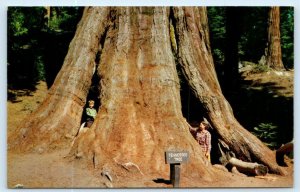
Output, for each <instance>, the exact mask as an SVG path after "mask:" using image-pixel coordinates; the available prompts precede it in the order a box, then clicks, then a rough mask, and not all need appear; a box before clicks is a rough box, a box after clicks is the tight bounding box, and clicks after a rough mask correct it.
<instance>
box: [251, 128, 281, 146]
mask: <svg viewBox="0 0 300 192" xmlns="http://www.w3.org/2000/svg"><path fill="white" fill-rule="evenodd" d="M277 129H278V127H277V126H276V125H273V123H260V124H259V125H258V126H257V127H254V131H253V132H252V133H253V134H254V135H256V136H257V137H258V138H259V139H261V140H262V141H263V142H264V143H265V144H266V145H267V146H268V147H270V148H272V149H275V148H277V147H278V145H279V144H278V142H277V139H278V136H279V135H278V131H277Z"/></svg>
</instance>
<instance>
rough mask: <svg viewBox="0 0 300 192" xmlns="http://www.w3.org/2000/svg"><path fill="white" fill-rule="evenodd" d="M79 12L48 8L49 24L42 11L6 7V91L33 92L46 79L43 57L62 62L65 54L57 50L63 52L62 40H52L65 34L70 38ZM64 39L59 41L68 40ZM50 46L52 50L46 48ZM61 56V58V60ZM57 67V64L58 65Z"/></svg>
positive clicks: (63, 8) (62, 8)
mask: <svg viewBox="0 0 300 192" xmlns="http://www.w3.org/2000/svg"><path fill="white" fill-rule="evenodd" d="M81 10H82V8H79V7H51V15H50V20H48V19H47V17H46V13H47V10H46V8H45V7H8V10H7V28H8V35H7V37H8V44H7V53H8V55H7V59H8V61H7V72H8V74H7V76H8V87H9V88H13V89H23V88H26V89H34V87H35V84H36V83H37V82H38V81H40V80H45V79H46V71H45V68H46V67H45V63H46V61H45V59H46V57H47V56H46V55H47V54H48V55H49V54H52V53H55V56H54V57H55V58H64V56H65V52H62V51H61V50H65V49H64V48H65V44H63V43H62V42H63V41H62V40H60V42H59V43H57V41H55V40H58V39H59V38H62V36H63V35H64V34H66V33H68V34H71V33H72V32H74V31H75V29H76V25H77V22H78V20H79V18H80V17H81V13H82V12H81ZM66 36H67V35H65V36H64V39H63V40H65V39H68V38H66ZM65 41H66V40H65ZM53 42H54V43H55V50H53V46H50V44H51V43H52V44H53ZM68 43H69V42H68ZM62 44H63V45H62ZM62 47H63V48H62ZM50 49H52V50H50ZM63 54H64V56H63V57H61V55H63ZM47 60H49V57H48V59H47ZM57 63H59V64H60V63H62V61H59V62H57ZM57 63H51V65H57ZM48 68H50V69H51V68H55V67H54V66H50V67H48ZM54 76H56V74H54ZM47 77H49V73H48V74H47Z"/></svg>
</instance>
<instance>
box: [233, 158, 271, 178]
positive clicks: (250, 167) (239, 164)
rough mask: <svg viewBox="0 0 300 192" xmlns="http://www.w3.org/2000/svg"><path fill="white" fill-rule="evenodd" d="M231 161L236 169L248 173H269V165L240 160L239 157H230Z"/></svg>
mask: <svg viewBox="0 0 300 192" xmlns="http://www.w3.org/2000/svg"><path fill="white" fill-rule="evenodd" d="M229 163H230V164H231V165H232V166H235V167H236V169H237V170H238V171H239V172H241V173H244V174H247V175H266V174H267V173H268V171H269V170H268V167H267V166H264V165H262V164H258V163H251V162H245V161H242V160H239V159H237V158H234V157H232V158H230V159H229Z"/></svg>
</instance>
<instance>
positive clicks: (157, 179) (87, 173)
mask: <svg viewBox="0 0 300 192" xmlns="http://www.w3.org/2000/svg"><path fill="white" fill-rule="evenodd" d="M246 78H247V79H248V80H252V82H253V84H252V85H251V86H252V87H254V88H255V86H256V85H258V84H261V83H264V82H268V83H270V82H272V83H271V84H272V88H274V87H277V88H276V89H272V90H271V89H270V91H277V92H278V94H284V95H289V96H292V95H293V72H286V74H284V75H282V74H275V73H269V74H249V75H247V77H246ZM46 93H47V88H46V84H45V83H44V82H40V84H39V85H38V86H37V90H36V91H35V92H33V93H30V95H24V96H18V97H17V98H16V100H15V101H14V102H11V101H8V103H7V108H8V114H7V116H8V130H7V132H8V133H10V132H11V131H12V130H14V129H15V128H16V127H17V126H18V125H19V124H20V123H21V122H22V120H23V119H24V118H25V117H26V116H27V115H30V113H31V112H32V111H34V110H35V109H36V108H37V107H38V105H39V104H40V103H41V102H42V100H43V99H44V98H45V96H46ZM67 153H68V151H67V150H60V151H55V152H51V153H43V154H37V153H32V154H15V153H13V152H11V151H8V154H7V155H8V156H7V171H8V172H7V177H8V178H7V181H8V183H7V186H8V188H15V187H19V188H111V187H113V188H131V187H133V188H171V187H172V185H171V184H170V183H168V182H166V181H167V180H168V179H169V175H137V176H136V177H127V178H126V177H122V173H114V175H113V176H112V181H109V179H108V177H105V176H101V174H100V173H97V172H95V171H93V169H92V168H90V169H86V168H84V167H83V166H82V165H81V162H79V161H76V160H75V161H68V160H67V159H65V158H64V156H65V155H66V154H67ZM287 164H288V167H286V168H285V169H286V171H287V172H288V173H289V174H288V175H287V176H279V175H274V174H267V175H266V176H264V177H247V176H240V175H236V174H233V173H228V174H226V178H220V180H218V181H217V182H210V181H202V180H201V178H190V177H188V176H186V175H182V176H181V183H180V186H181V187H193V188H194V187H205V188H209V187H284V188H286V187H293V183H294V180H293V175H294V165H293V161H290V160H289V161H288V162H287ZM219 171H221V170H219Z"/></svg>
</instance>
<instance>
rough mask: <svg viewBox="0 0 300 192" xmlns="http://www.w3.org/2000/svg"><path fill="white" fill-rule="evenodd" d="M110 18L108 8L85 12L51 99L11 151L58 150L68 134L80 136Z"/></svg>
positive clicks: (25, 125)
mask: <svg viewBox="0 0 300 192" xmlns="http://www.w3.org/2000/svg"><path fill="white" fill-rule="evenodd" d="M107 14H108V10H107V8H93V9H86V10H85V12H84V14H83V18H82V20H81V22H80V23H79V25H78V29H77V31H76V34H75V37H74V38H73V40H72V42H71V44H70V47H69V51H68V54H67V56H66V58H65V60H64V64H63V67H62V69H61V70H60V72H59V73H58V75H57V77H56V80H55V82H54V84H53V86H52V87H51V89H50V90H49V92H48V95H47V98H46V99H45V100H44V102H43V103H42V104H41V106H40V107H39V108H38V110H37V111H35V112H34V113H33V114H31V115H30V116H29V117H28V118H27V119H25V121H23V123H22V124H21V126H19V127H18V128H17V131H16V133H14V134H12V135H10V136H9V141H12V142H11V143H10V145H9V148H15V149H16V150H20V151H26V150H28V149H31V150H34V151H39V152H42V151H43V150H45V149H48V147H49V146H50V147H51V148H55V147H58V146H61V145H62V142H63V143H67V142H69V141H68V139H67V138H65V135H66V134H70V135H75V134H76V132H77V128H78V125H79V123H80V120H81V114H82V110H83V106H84V104H85V100H86V97H87V94H88V90H89V87H90V85H91V78H92V76H93V68H94V67H95V57H96V53H97V52H98V48H99V40H100V38H101V36H102V35H103V33H104V30H105V24H106V20H107ZM86 21H88V22H86Z"/></svg>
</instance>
